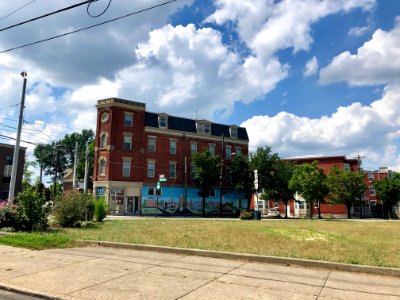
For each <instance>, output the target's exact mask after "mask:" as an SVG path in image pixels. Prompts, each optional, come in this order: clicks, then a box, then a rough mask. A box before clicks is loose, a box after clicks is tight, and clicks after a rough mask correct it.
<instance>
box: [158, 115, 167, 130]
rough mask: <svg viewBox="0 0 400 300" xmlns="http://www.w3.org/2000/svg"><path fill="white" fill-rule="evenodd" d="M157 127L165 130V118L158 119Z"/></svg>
mask: <svg viewBox="0 0 400 300" xmlns="http://www.w3.org/2000/svg"><path fill="white" fill-rule="evenodd" d="M158 126H159V127H161V128H167V117H166V116H159V117H158Z"/></svg>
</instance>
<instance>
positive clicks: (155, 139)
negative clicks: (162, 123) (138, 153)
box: [147, 135, 157, 153]
mask: <svg viewBox="0 0 400 300" xmlns="http://www.w3.org/2000/svg"><path fill="white" fill-rule="evenodd" d="M150 140H154V151H150V147H149V146H150ZM147 152H148V153H156V152H157V137H156V136H151V135H149V136H147Z"/></svg>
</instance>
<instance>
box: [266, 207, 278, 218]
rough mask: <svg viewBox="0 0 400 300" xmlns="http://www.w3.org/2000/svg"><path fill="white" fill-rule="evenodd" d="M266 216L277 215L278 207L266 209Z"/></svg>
mask: <svg viewBox="0 0 400 300" xmlns="http://www.w3.org/2000/svg"><path fill="white" fill-rule="evenodd" d="M268 216H274V217H276V216H279V209H278V208H277V207H274V208H270V209H268Z"/></svg>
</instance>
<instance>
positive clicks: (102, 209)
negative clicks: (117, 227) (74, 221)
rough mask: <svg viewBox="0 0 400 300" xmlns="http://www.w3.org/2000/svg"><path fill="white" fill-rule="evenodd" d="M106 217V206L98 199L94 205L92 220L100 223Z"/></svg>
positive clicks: (101, 199)
mask: <svg viewBox="0 0 400 300" xmlns="http://www.w3.org/2000/svg"><path fill="white" fill-rule="evenodd" d="M106 215H107V205H106V203H105V200H104V198H102V197H101V198H99V199H97V200H96V202H95V203H94V218H95V220H96V221H97V222H102V221H103V220H104V218H105V217H106Z"/></svg>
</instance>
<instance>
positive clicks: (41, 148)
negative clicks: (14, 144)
mask: <svg viewBox="0 0 400 300" xmlns="http://www.w3.org/2000/svg"><path fill="white" fill-rule="evenodd" d="M86 141H88V142H89V145H88V146H89V174H93V159H90V158H92V157H94V132H93V131H92V130H86V129H84V130H82V132H81V133H72V134H67V135H65V136H64V138H62V139H61V140H59V141H57V142H53V143H50V144H40V145H38V146H36V148H35V150H34V155H35V158H36V162H37V163H38V165H39V167H43V171H44V174H45V175H47V176H52V177H54V176H55V174H56V173H57V177H58V178H61V176H62V172H63V171H65V170H66V169H67V168H73V166H74V160H75V143H76V142H78V157H79V160H78V166H77V178H78V179H83V177H84V173H85V152H86ZM91 186H92V182H91V181H90V182H89V187H91ZM56 190H58V189H56Z"/></svg>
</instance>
